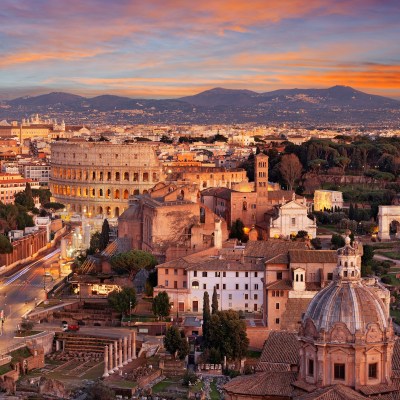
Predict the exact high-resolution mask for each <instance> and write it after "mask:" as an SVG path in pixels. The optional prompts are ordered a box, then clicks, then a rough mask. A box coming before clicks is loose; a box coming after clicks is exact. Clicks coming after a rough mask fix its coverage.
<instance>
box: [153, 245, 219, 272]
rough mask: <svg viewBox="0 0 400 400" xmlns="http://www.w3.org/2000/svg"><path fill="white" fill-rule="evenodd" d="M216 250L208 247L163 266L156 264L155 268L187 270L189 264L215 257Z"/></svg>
mask: <svg viewBox="0 0 400 400" xmlns="http://www.w3.org/2000/svg"><path fill="white" fill-rule="evenodd" d="M217 254H218V249H216V248H215V247H210V248H208V249H205V250H202V251H199V252H197V253H193V254H189V255H188V256H185V257H181V258H178V259H176V260H171V261H167V262H165V263H163V264H158V265H157V266H156V268H187V267H188V266H189V265H190V264H194V263H197V262H199V261H201V260H204V259H205V258H209V257H210V256H213V255H217Z"/></svg>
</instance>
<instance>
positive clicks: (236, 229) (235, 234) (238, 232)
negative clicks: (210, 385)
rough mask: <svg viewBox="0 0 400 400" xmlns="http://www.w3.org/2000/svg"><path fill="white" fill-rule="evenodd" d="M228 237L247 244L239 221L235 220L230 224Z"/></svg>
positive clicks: (241, 223)
mask: <svg viewBox="0 0 400 400" xmlns="http://www.w3.org/2000/svg"><path fill="white" fill-rule="evenodd" d="M229 237H230V238H231V239H233V238H236V239H238V240H240V241H241V242H247V240H248V239H249V237H248V236H247V235H246V234H245V233H244V223H243V222H242V220H241V219H239V218H238V219H237V220H236V221H234V222H233V223H232V226H231V230H230V232H229Z"/></svg>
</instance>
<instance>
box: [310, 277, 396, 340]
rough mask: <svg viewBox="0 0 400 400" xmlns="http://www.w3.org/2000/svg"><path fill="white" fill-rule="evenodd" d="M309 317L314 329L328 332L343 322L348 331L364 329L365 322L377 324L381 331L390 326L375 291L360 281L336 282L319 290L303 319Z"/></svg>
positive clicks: (366, 328) (365, 329) (362, 330)
mask: <svg viewBox="0 0 400 400" xmlns="http://www.w3.org/2000/svg"><path fill="white" fill-rule="evenodd" d="M307 319H311V320H312V321H313V323H314V325H315V328H316V329H317V332H321V330H322V329H323V330H325V332H328V331H329V330H330V329H331V328H332V327H333V326H334V325H335V324H336V323H338V322H342V323H344V324H345V325H346V327H347V329H348V330H349V331H350V333H352V334H355V333H356V331H360V332H366V331H367V330H368V325H369V324H371V323H373V324H378V325H379V327H380V329H381V330H382V331H385V329H386V328H388V326H389V318H388V315H387V310H386V307H385V305H384V303H383V302H382V300H381V299H380V297H379V296H378V294H377V293H376V292H375V291H374V290H373V289H372V288H369V287H368V286H366V285H364V284H363V282H362V281H361V280H359V281H357V282H354V281H345V282H343V281H340V280H339V281H336V282H333V283H331V284H330V285H329V286H328V287H326V288H324V289H323V290H321V291H320V292H319V293H318V294H317V295H316V296H315V297H314V298H313V299H312V301H311V303H310V304H309V306H308V309H307V311H306V313H305V315H304V319H303V320H304V321H307Z"/></svg>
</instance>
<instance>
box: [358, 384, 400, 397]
mask: <svg viewBox="0 0 400 400" xmlns="http://www.w3.org/2000/svg"><path fill="white" fill-rule="evenodd" d="M358 390H359V391H360V392H361V393H362V394H365V395H366V396H370V395H374V394H383V393H391V392H394V391H398V388H397V386H395V385H386V384H385V383H381V384H379V385H364V386H360V387H359V388H358Z"/></svg>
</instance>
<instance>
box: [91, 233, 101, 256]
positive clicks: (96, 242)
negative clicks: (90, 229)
mask: <svg viewBox="0 0 400 400" xmlns="http://www.w3.org/2000/svg"><path fill="white" fill-rule="evenodd" d="M100 240H101V233H100V232H95V233H93V235H92V237H91V238H90V246H89V248H88V254H95V253H97V252H98V251H99V250H100Z"/></svg>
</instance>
